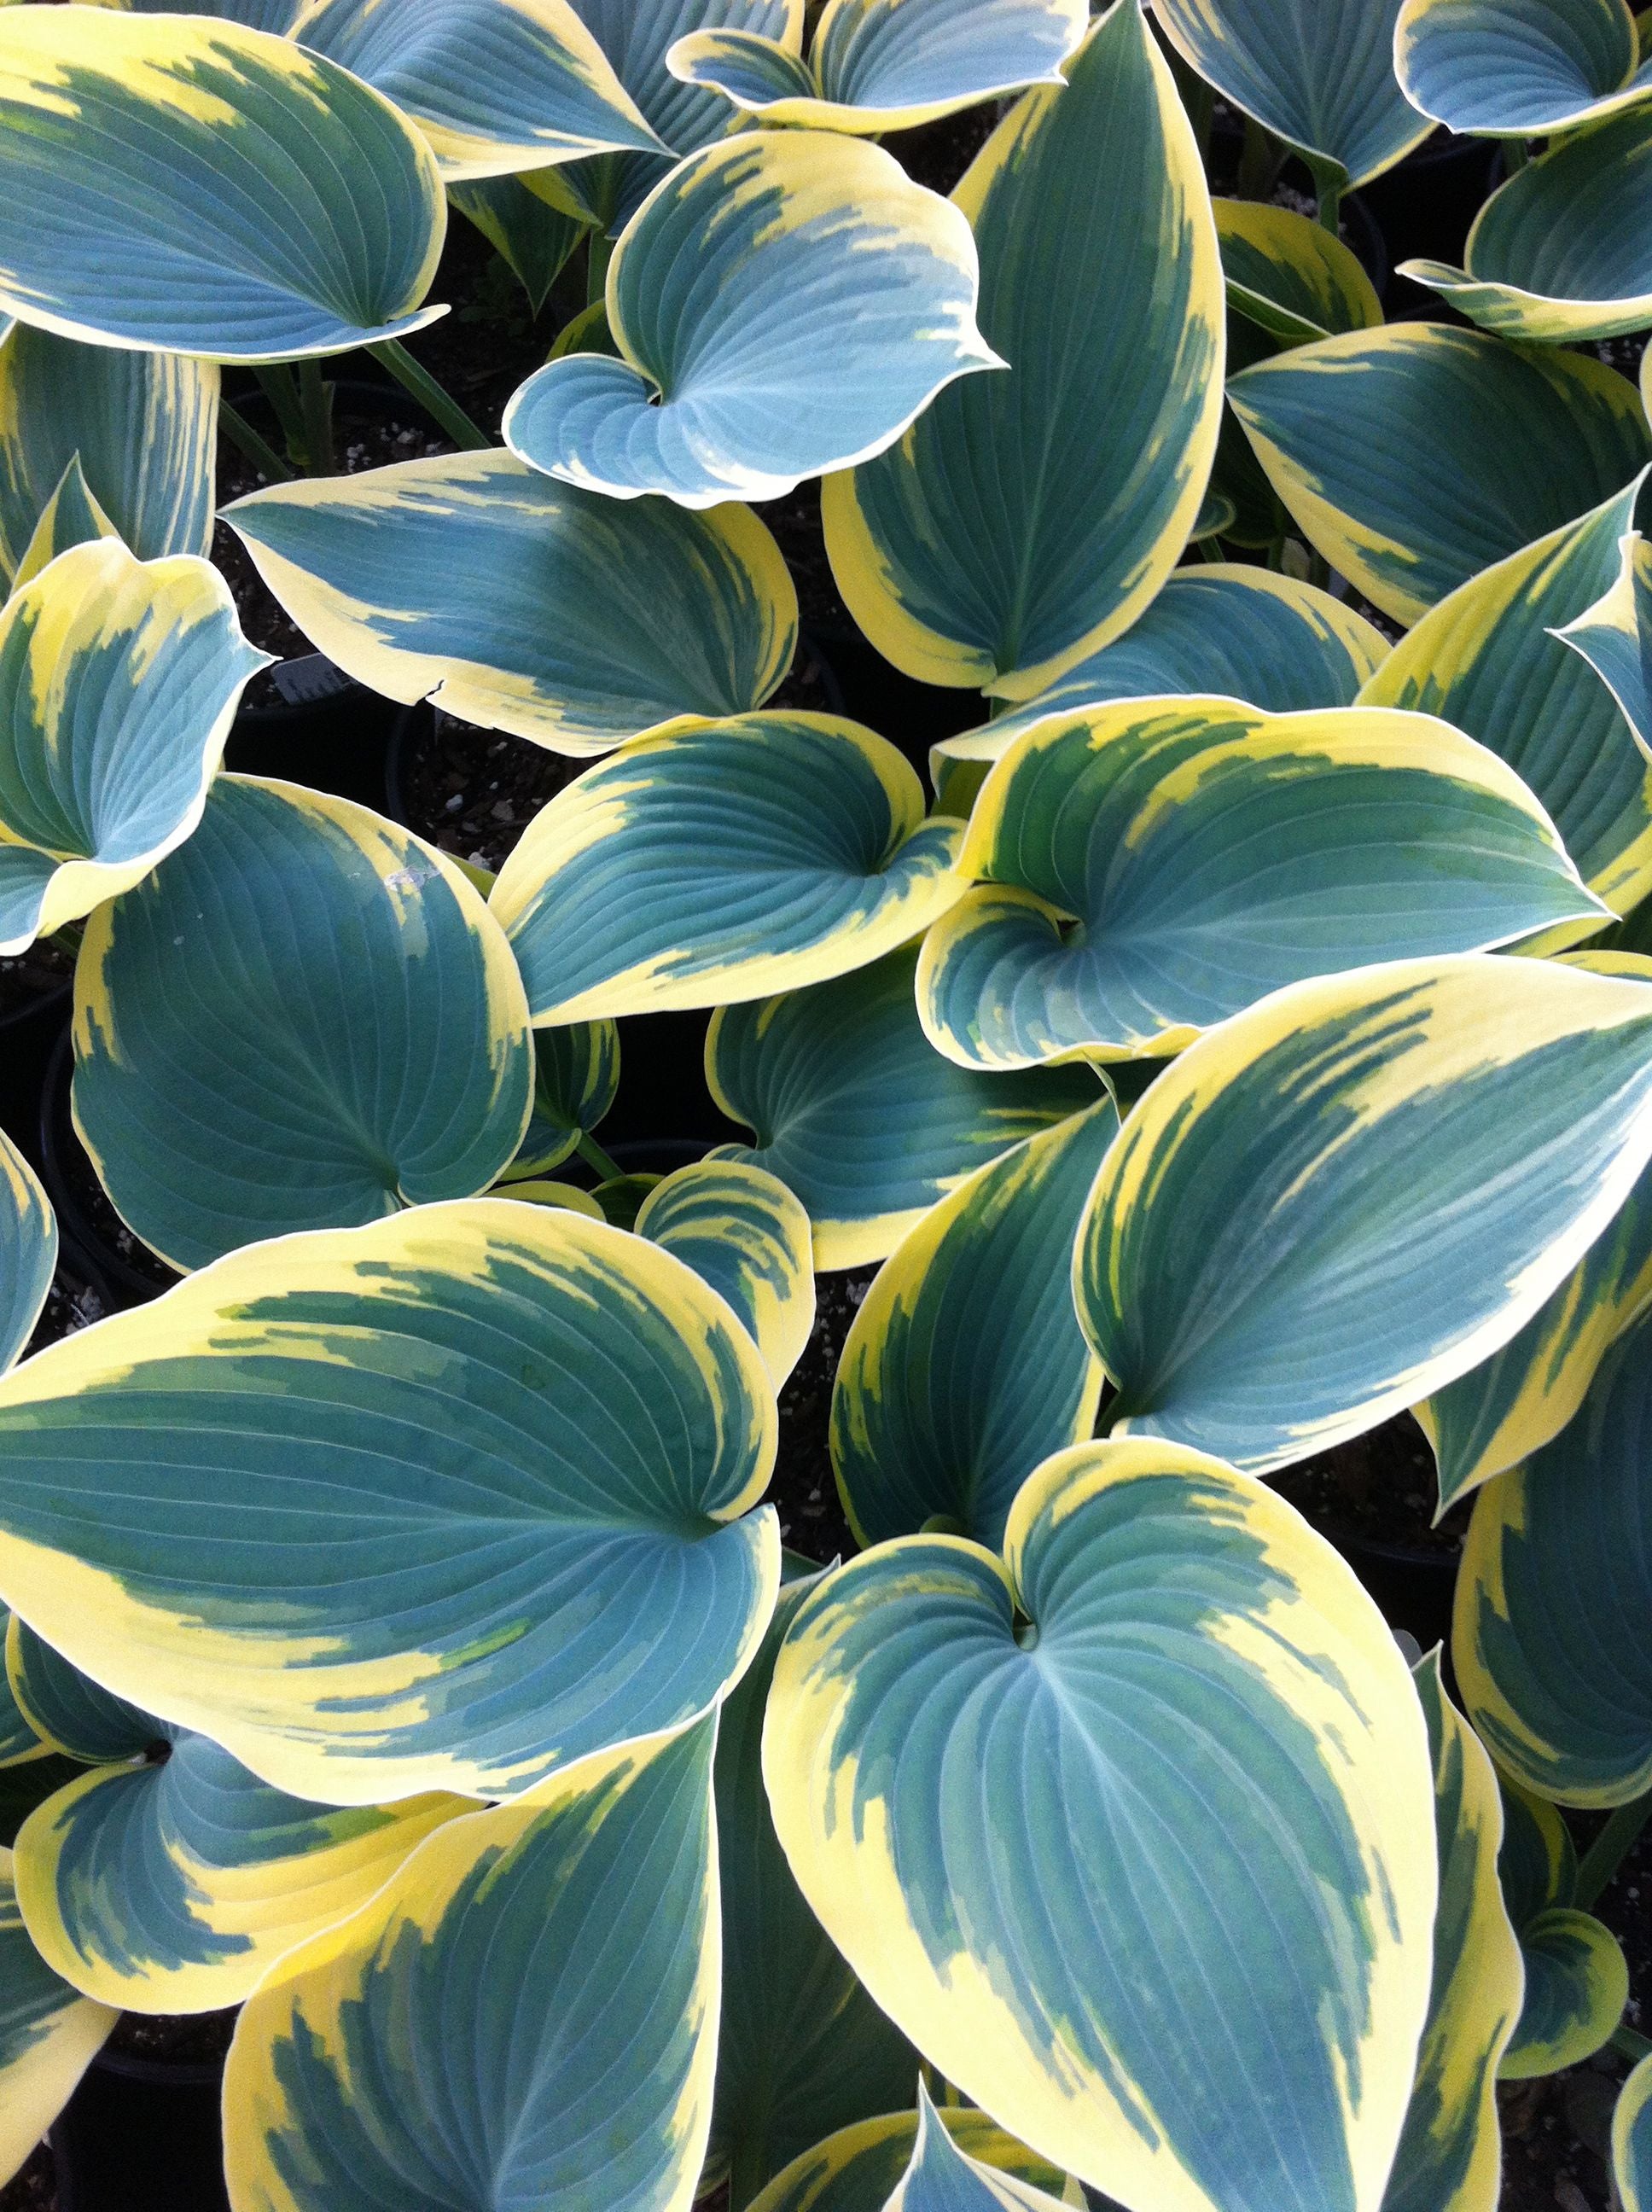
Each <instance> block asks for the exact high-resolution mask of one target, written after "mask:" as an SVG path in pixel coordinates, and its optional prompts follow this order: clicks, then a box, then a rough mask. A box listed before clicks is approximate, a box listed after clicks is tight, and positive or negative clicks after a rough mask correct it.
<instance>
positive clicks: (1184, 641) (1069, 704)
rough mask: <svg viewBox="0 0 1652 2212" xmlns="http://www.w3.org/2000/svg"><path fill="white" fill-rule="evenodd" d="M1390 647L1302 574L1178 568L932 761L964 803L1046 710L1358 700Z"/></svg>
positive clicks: (954, 801) (1292, 707)
mask: <svg viewBox="0 0 1652 2212" xmlns="http://www.w3.org/2000/svg"><path fill="white" fill-rule="evenodd" d="M1387 652H1388V640H1387V638H1385V637H1384V636H1383V635H1382V631H1381V630H1379V629H1376V628H1374V627H1373V625H1372V624H1371V623H1368V622H1367V621H1366V619H1365V617H1364V616H1363V615H1360V614H1356V613H1355V611H1354V610H1353V609H1352V608H1351V607H1349V606H1345V605H1344V604H1343V603H1342V601H1341V600H1340V599H1333V598H1332V597H1331V594H1330V593H1329V592H1321V591H1319V590H1317V589H1316V588H1315V586H1313V585H1312V584H1301V583H1298V582H1297V580H1296V578H1295V577H1294V576H1281V575H1276V574H1273V572H1272V570H1271V569H1267V568H1252V567H1249V566H1248V565H1239V564H1234V565H1231V566H1230V565H1229V564H1228V563H1227V562H1202V563H1200V565H1198V566H1196V567H1193V568H1178V569H1177V570H1176V571H1175V574H1174V575H1172V576H1171V577H1170V578H1169V581H1168V582H1167V583H1166V584H1165V586H1164V588H1163V591H1162V592H1160V593H1159V595H1158V597H1157V599H1155V600H1154V601H1153V604H1152V605H1151V606H1150V607H1149V608H1148V610H1147V611H1146V612H1145V614H1144V615H1142V616H1141V617H1139V619H1138V620H1137V621H1136V622H1134V623H1132V624H1131V626H1130V628H1129V629H1127V631H1126V632H1125V635H1123V636H1122V637H1121V638H1120V639H1119V640H1118V641H1117V643H1116V644H1114V645H1108V646H1103V647H1102V649H1101V651H1100V652H1099V653H1092V654H1091V655H1090V658H1089V659H1086V660H1081V661H1080V662H1079V663H1078V665H1077V667H1075V668H1073V669H1072V670H1070V671H1069V672H1068V673H1067V674H1066V676H1064V677H1062V678H1061V679H1060V682H1059V683H1057V684H1054V685H1052V687H1051V688H1050V689H1049V690H1048V691H1044V692H1041V693H1040V695H1039V696H1038V697H1037V698H1036V699H1029V700H1028V701H1027V702H1026V704H1025V705H1024V706H1022V707H1017V708H1012V709H1011V712H1010V713H1009V714H1000V715H999V716H998V717H997V718H996V719H995V720H993V721H990V722H987V723H986V724H984V725H983V726H982V727H981V728H980V729H978V730H970V731H968V732H965V734H964V735H963V736H962V737H957V738H943V739H942V740H941V742H940V744H938V745H937V746H936V747H935V748H934V750H933V752H932V754H931V757H930V768H931V772H932V775H933V776H934V778H935V782H936V787H937V789H938V792H939V793H940V803H941V805H942V806H943V811H947V812H958V813H962V812H963V811H965V806H966V805H967V804H968V803H971V802H973V800H974V798H975V793H976V792H977V791H978V790H979V788H980V787H981V781H982V779H983V778H984V776H985V774H986V771H987V769H988V768H990V767H991V766H992V764H993V762H994V761H996V760H1000V759H1002V757H1003V756H1004V755H1005V753H1006V752H1008V750H1010V746H1011V743H1012V742H1013V741H1014V740H1015V739H1016V738H1018V737H1020V736H1021V734H1022V732H1023V731H1026V730H1029V729H1031V728H1032V726H1033V725H1034V724H1035V723H1036V722H1041V721H1042V720H1044V718H1045V716H1046V715H1048V714H1066V713H1071V712H1072V711H1074V710H1075V709H1077V708H1080V707H1094V706H1100V705H1102V703H1103V702H1106V701H1107V700H1109V699H1151V698H1155V697H1161V696H1164V695H1166V694H1175V693H1182V692H1187V693H1198V692H1203V693H1220V694H1221V695H1222V696H1224V697H1226V698H1230V699H1248V701H1249V702H1251V704H1252V705H1253V706H1256V707H1260V708H1262V709H1263V710H1264V711H1265V712H1266V713H1268V714H1292V713H1297V712H1302V711H1304V710H1306V709H1307V708H1310V707H1351V706H1352V704H1353V702H1354V699H1355V696H1356V695H1357V692H1358V690H1359V687H1360V685H1361V684H1364V682H1365V680H1366V679H1367V678H1368V677H1370V675H1371V674H1372V672H1373V671H1375V670H1376V666H1377V665H1378V664H1379V662H1380V661H1381V660H1382V658H1383V656H1384V654H1385V653H1387Z"/></svg>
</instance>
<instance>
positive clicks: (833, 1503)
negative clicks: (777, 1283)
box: [768, 1267, 878, 1566]
mask: <svg viewBox="0 0 1652 2212" xmlns="http://www.w3.org/2000/svg"><path fill="white" fill-rule="evenodd" d="M877 1272H878V1270H877V1269H876V1268H875V1267H853V1268H849V1269H847V1270H846V1271H845V1272H844V1273H841V1274H835V1275H817V1277H816V1278H815V1299H816V1307H815V1327H814V1334H812V1335H811V1338H810V1339H809V1342H808V1344H807V1346H805V1350H804V1354H803V1357H802V1358H801V1359H799V1362H798V1364H797V1365H796V1367H795V1368H793V1370H792V1375H791V1377H790V1379H789V1380H788V1382H787V1385H786V1388H785V1389H783V1390H782V1391H781V1392H780V1449H779V1452H778V1454H777V1455H776V1458H775V1462H774V1481H773V1482H772V1483H771V1484H770V1485H769V1487H768V1497H769V1502H770V1503H771V1504H773V1505H774V1508H775V1510H777V1511H778V1513H779V1515H780V1541H781V1542H782V1543H784V1544H789V1545H790V1546H791V1547H792V1549H793V1551H794V1552H801V1553H803V1554H804V1556H805V1558H806V1559H817V1560H818V1561H819V1563H820V1565H822V1566H829V1565H831V1563H832V1561H833V1560H834V1559H851V1558H853V1555H854V1553H857V1552H858V1551H859V1549H860V1547H859V1544H858V1543H857V1542H856V1541H855V1538H854V1533H853V1530H852V1529H851V1528H850V1527H849V1524H848V1522H847V1520H846V1519H845V1518H844V1516H843V1505H842V1501H841V1498H839V1497H838V1494H837V1481H836V1478H835V1476H834V1474H833V1473H832V1457H831V1453H830V1450H829V1448H828V1444H827V1432H828V1428H829V1423H830V1420H831V1413H832V1384H833V1383H834V1381H835V1379H836V1376H837V1368H838V1362H839V1360H840V1359H841V1358H842V1356H843V1344H844V1340H845V1338H846V1337H847V1335H848V1334H849V1329H850V1327H851V1325H852V1324H853V1320H854V1317H855V1316H856V1314H858V1313H859V1310H860V1307H861V1304H862V1301H863V1300H864V1299H865V1295H866V1292H867V1291H868V1290H869V1289H870V1287H871V1285H872V1277H873V1276H874V1275H875V1274H876V1273H877Z"/></svg>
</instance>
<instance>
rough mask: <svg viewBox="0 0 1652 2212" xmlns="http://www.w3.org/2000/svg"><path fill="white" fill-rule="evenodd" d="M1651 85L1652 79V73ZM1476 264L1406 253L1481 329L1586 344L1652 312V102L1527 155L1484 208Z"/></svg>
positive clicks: (1476, 228)
mask: <svg viewBox="0 0 1652 2212" xmlns="http://www.w3.org/2000/svg"><path fill="white" fill-rule="evenodd" d="M1649 89H1652V81H1649ZM1463 260H1464V262H1465V264H1466V266H1465V267H1464V268H1461V269H1456V268H1453V267H1452V266H1451V265H1450V264H1449V263H1446V262H1442V261H1402V262H1401V263H1400V271H1399V273H1400V276H1410V277H1412V278H1413V279H1415V280H1416V282H1418V283H1423V284H1427V285H1430V286H1431V287H1432V289H1434V290H1435V291H1436V292H1438V293H1439V294H1441V295H1442V297H1443V298H1444V299H1445V300H1447V301H1449V303H1450V305H1451V306H1452V307H1455V308H1457V309H1458V311H1459V312H1460V313H1462V314H1464V315H1467V318H1468V319H1469V320H1470V321H1471V322H1474V323H1478V324H1479V325H1480V327H1481V328H1482V329H1483V330H1488V331H1500V332H1501V333H1502V334H1503V336H1505V337H1515V338H1536V339H1546V340H1557V339H1558V340H1560V341H1562V342H1564V343H1566V344H1569V345H1570V344H1576V343H1579V342H1580V341H1582V340H1585V339H1590V338H1606V337H1614V336H1615V335H1617V334H1618V333H1619V332H1620V331H1639V330H1643V329H1644V328H1645V327H1646V325H1647V324H1648V323H1649V322H1652V106H1648V105H1647V104H1646V102H1645V101H1643V102H1642V104H1641V105H1640V106H1637V107H1633V108H1631V109H1628V110H1626V111H1625V112H1620V113H1618V114H1615V115H1611V116H1608V117H1607V118H1606V121H1605V122H1604V123H1598V124H1596V125H1594V127H1593V128H1592V129H1590V130H1587V131H1579V132H1577V133H1576V136H1570V137H1565V138H1564V139H1563V140H1562V141H1561V143H1559V144H1558V145H1557V146H1554V147H1552V149H1551V150H1550V151H1549V152H1548V153H1546V154H1545V155H1542V156H1541V158H1540V159H1539V160H1538V161H1531V162H1528V163H1527V166H1526V167H1525V168H1524V169H1522V170H1521V171H1520V172H1519V173H1518V174H1517V175H1515V176H1513V177H1510V178H1509V181H1508V183H1507V184H1506V185H1502V186H1501V187H1500V188H1499V189H1498V190H1497V191H1495V192H1493V194H1492V195H1491V198H1490V199H1489V200H1487V202H1486V203H1485V206H1484V207H1483V208H1482V209H1481V210H1480V211H1479V215H1477V216H1475V218H1474V224H1473V228H1472V229H1471V230H1470V232H1469V234H1468V243H1467V246H1466V247H1465V248H1464V251H1463Z"/></svg>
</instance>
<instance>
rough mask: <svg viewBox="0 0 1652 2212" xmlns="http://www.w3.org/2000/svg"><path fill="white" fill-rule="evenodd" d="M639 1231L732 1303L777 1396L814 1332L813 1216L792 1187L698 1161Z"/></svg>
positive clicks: (647, 1208) (648, 1202)
mask: <svg viewBox="0 0 1652 2212" xmlns="http://www.w3.org/2000/svg"><path fill="white" fill-rule="evenodd" d="M635 1229H636V1233H637V1235H638V1236H639V1237H647V1238H648V1239H649V1240H650V1241H651V1243H655V1244H659V1245H662V1246H663V1247H664V1248H665V1250H666V1251H667V1252H672V1253H675V1254H676V1255H677V1258H678V1259H679V1260H681V1261H683V1264H684V1266H686V1267H692V1268H693V1269H694V1272H695V1274H696V1275H698V1276H699V1277H700V1278H701V1281H702V1282H706V1283H709V1284H710V1285H711V1287H712V1289H713V1290H714V1291H717V1292H718V1294H719V1295H720V1297H723V1298H725V1299H726V1301H727V1302H728V1304H730V1305H731V1306H732V1308H733V1309H734V1311H735V1312H736V1313H737V1314H738V1316H739V1317H740V1319H741V1321H742V1322H744V1325H745V1328H746V1330H747V1332H748V1334H750V1336H751V1338H752V1340H753V1341H754V1342H755V1343H756V1346H757V1349H758V1350H759V1351H760V1352H762V1356H763V1364H764V1366H766V1367H767V1368H768V1372H769V1376H770V1377H771V1379H772V1380H773V1383H774V1388H775V1389H776V1390H778V1389H780V1386H781V1384H782V1383H784V1382H785V1381H786V1378H787V1376H788V1375H789V1374H790V1373H791V1372H792V1370H793V1368H794V1367H795V1366H796V1365H797V1364H798V1362H799V1359H801V1358H802V1357H803V1351H804V1346H805V1345H806V1344H807V1343H808V1341H809V1338H810V1335H811V1332H812V1331H813V1328H814V1325H815V1274H814V1254H813V1248H812V1245H811V1241H810V1232H809V1217H808V1215H807V1214H806V1213H805V1212H804V1210H803V1207H802V1206H801V1205H799V1202H798V1200H796V1199H795V1198H794V1197H793V1194H792V1193H791V1192H790V1191H789V1190H788V1189H787V1187H786V1185H785V1184H784V1183H783V1182H780V1181H779V1180H778V1178H777V1177H775V1176H772V1175H769V1174H768V1173H766V1172H765V1170H763V1169H762V1168H756V1167H750V1166H748V1165H747V1164H745V1163H744V1162H742V1161H738V1160H696V1161H695V1162H694V1163H693V1164H691V1165H690V1166H689V1167H685V1168H678V1169H677V1171H676V1173H675V1174H673V1175H668V1176H665V1178H664V1179H663V1180H662V1181H661V1182H657V1183H656V1184H655V1185H654V1186H653V1189H651V1190H650V1191H649V1193H648V1194H647V1197H646V1198H645V1199H644V1200H643V1201H642V1203H641V1206H639V1207H638V1208H637V1216H636V1222H635Z"/></svg>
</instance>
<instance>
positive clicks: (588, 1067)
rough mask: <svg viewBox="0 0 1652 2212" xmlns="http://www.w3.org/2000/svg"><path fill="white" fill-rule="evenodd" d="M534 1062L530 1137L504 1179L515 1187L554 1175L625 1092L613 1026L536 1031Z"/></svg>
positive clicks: (514, 1193)
mask: <svg viewBox="0 0 1652 2212" xmlns="http://www.w3.org/2000/svg"><path fill="white" fill-rule="evenodd" d="M533 1061H534V1079H533V1108H532V1111H531V1115H529V1119H528V1133H527V1134H526V1136H525V1137H524V1138H523V1139H522V1142H521V1145H520V1147H519V1150H518V1152H517V1155H516V1158H514V1159H513V1161H512V1162H511V1164H510V1166H509V1168H508V1169H507V1171H506V1174H505V1176H503V1178H502V1180H503V1181H505V1182H510V1183H515V1182H519V1181H521V1180H523V1179H524V1178H526V1177H530V1176H531V1177H536V1178H537V1177H539V1176H546V1175H549V1174H550V1170H552V1168H556V1167H560V1166H561V1165H562V1162H563V1161H564V1160H566V1159H570V1158H572V1157H573V1155H574V1153H575V1152H577V1151H578V1150H579V1147H580V1138H581V1137H586V1136H589V1135H590V1133H591V1132H592V1130H593V1129H595V1128H596V1127H598V1124H599V1123H600V1122H601V1121H602V1118H603V1116H604V1115H605V1114H606V1113H607V1111H608V1109H609V1108H610V1106H611V1105H612V1104H613V1103H614V1100H615V1098H616V1096H617V1095H618V1092H619V1077H620V1041H619V1031H618V1030H616V1028H615V1026H614V1024H613V1023H612V1022H569V1023H568V1024H565V1025H564V1026H563V1027H562V1028H561V1029H555V1030H535V1031H534V1033H533ZM507 1195H508V1196H510V1197H512V1198H519V1197H520V1196H521V1195H522V1194H521V1192H520V1191H519V1190H512V1191H510V1192H509V1193H508V1194H507Z"/></svg>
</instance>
